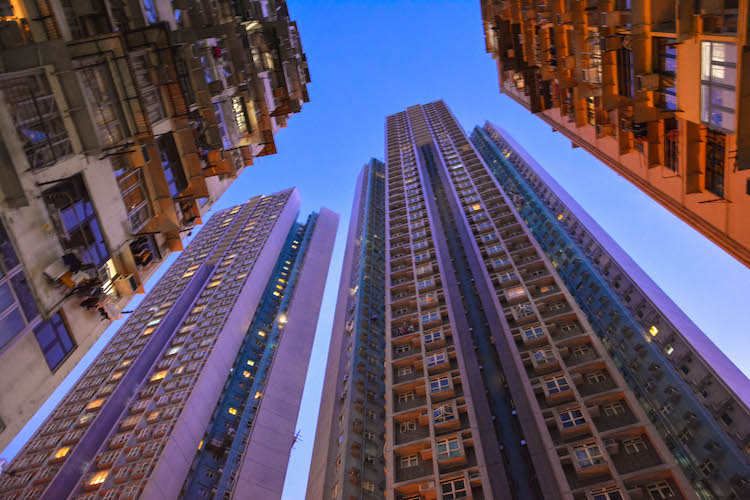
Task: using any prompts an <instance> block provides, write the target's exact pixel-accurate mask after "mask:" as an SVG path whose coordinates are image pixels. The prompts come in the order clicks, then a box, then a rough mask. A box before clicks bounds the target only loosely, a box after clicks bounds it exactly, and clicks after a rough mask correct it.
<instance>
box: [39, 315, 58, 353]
mask: <svg viewBox="0 0 750 500" xmlns="http://www.w3.org/2000/svg"><path fill="white" fill-rule="evenodd" d="M34 333H35V334H36V340H37V342H39V346H40V347H41V348H42V350H43V351H44V350H46V349H47V348H48V347H49V346H50V345H52V343H53V342H54V341H55V338H56V335H55V329H54V328H52V325H50V324H49V322H44V323H42V324H41V325H39V326H37V327H36V328H34Z"/></svg>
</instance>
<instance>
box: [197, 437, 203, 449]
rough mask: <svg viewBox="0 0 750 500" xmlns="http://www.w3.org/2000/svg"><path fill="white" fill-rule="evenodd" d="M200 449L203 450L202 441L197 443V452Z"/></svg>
mask: <svg viewBox="0 0 750 500" xmlns="http://www.w3.org/2000/svg"><path fill="white" fill-rule="evenodd" d="M201 448H203V440H202V439H201V442H200V443H198V451H200V450H201Z"/></svg>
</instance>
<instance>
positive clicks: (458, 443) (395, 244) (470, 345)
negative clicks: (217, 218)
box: [307, 101, 750, 500]
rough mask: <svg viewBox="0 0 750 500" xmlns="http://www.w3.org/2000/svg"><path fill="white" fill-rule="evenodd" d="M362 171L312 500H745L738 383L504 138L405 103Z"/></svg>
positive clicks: (745, 415)
mask: <svg viewBox="0 0 750 500" xmlns="http://www.w3.org/2000/svg"><path fill="white" fill-rule="evenodd" d="M370 172H372V171H370ZM370 172H368V170H367V169H365V170H364V173H363V174H362V175H361V176H360V179H359V181H358V188H357V194H356V196H357V198H356V199H355V209H354V211H353V214H354V215H353V218H352V221H351V223H350V228H349V231H350V232H349V239H348V241H347V251H346V257H345V261H344V271H343V273H342V281H341V284H340V289H339V302H338V306H337V312H336V317H335V320H334V327H333V334H332V341H331V350H330V352H329V360H328V365H327V369H326V380H325V382H324V392H323V398H322V401H321V409H320V420H319V423H318V433H317V436H316V443H315V450H314V453H313V460H312V465H311V473H310V478H309V481H308V494H307V498H308V500H314V499H319V498H331V499H332V500H355V499H375V498H383V497H385V498H387V499H389V500H436V499H442V500H453V499H459V498H473V499H476V500H479V499H490V498H493V499H494V498H523V499H524V500H526V499H535V498H545V499H550V500H553V499H554V500H558V499H573V500H624V499H634V500H635V499H649V500H658V499H666V498H672V499H697V498H715V499H723V498H734V499H741V498H746V497H748V495H750V490H749V489H748V484H749V483H748V479H749V478H750V460H749V459H748V458H749V457H748V450H747V443H748V435H747V429H748V422H750V412H749V411H748V408H747V401H748V399H750V397H749V396H750V382H748V379H747V377H745V376H744V375H743V374H742V373H741V372H740V371H739V370H738V369H737V368H736V367H734V366H733V365H732V364H731V362H730V361H729V360H728V359H727V357H726V356H725V355H724V354H723V353H721V351H719V350H718V349H717V348H716V347H715V346H714V345H713V344H712V343H711V341H710V340H709V339H708V338H707V337H706V336H705V335H704V334H703V333H702V332H700V330H698V329H697V327H696V326H695V325H694V324H693V323H692V322H690V320H689V319H688V318H687V317H686V316H685V315H684V313H682V311H680V310H679V309H678V308H677V307H676V306H675V305H674V303H672V302H671V301H670V300H669V298H668V297H666V296H665V295H664V293H663V292H661V290H659V289H658V287H657V286H656V285H655V284H654V283H653V282H652V281H651V280H650V279H649V278H648V276H646V275H645V274H644V273H643V271H642V270H640V268H638V266H637V265H636V264H635V263H634V262H633V261H632V260H631V259H630V258H629V257H628V256H627V255H625V254H624V252H622V249H620V248H619V247H618V246H617V244H616V243H614V242H613V241H612V240H611V238H609V237H608V236H607V235H606V233H604V232H603V231H602V229H601V228H600V227H599V226H598V225H597V224H596V223H595V222H594V221H593V220H591V218H590V217H589V216H588V215H587V214H586V213H585V212H584V211H583V210H582V209H581V207H580V206H578V204H577V203H575V200H572V199H571V198H570V196H569V195H568V194H567V193H566V192H565V191H564V190H562V188H561V187H560V186H559V185H557V183H555V182H554V181H553V180H552V179H551V178H550V177H549V175H548V174H547V173H546V172H544V170H543V169H542V168H541V167H540V166H539V165H538V164H536V163H535V162H534V161H533V159H531V157H530V156H529V155H528V154H527V153H526V152H524V151H523V150H522V149H521V148H520V147H518V145H517V144H515V142H513V140H512V138H510V136H509V135H508V134H507V133H506V132H504V131H501V130H500V129H498V128H496V127H493V126H491V125H487V126H486V127H485V128H484V129H476V130H475V132H474V133H473V134H472V136H471V139H470V138H469V137H467V135H466V134H465V133H464V131H463V130H462V129H461V127H460V125H459V124H458V122H457V121H456V119H455V118H454V117H453V115H452V114H451V112H450V110H449V109H448V108H447V106H446V105H445V104H444V103H443V102H442V101H438V102H433V103H430V104H426V105H423V106H413V107H410V108H408V109H407V110H406V111H404V112H401V113H397V114H394V115H391V116H388V117H387V119H386V164H385V179H384V183H385V195H384V196H383V197H378V196H377V193H378V191H377V189H376V187H377V182H379V181H378V179H377V177H374V176H373V174H372V173H370ZM373 181H374V184H373ZM381 209H382V210H385V213H386V215H385V221H386V223H385V227H384V228H382V227H379V226H378V225H377V224H375V223H373V220H371V219H370V218H368V217H367V215H368V214H377V213H378V211H379V210H381ZM380 240H383V241H384V244H383V246H384V247H385V259H381V258H380V256H379V253H378V248H379V246H378V245H379V242H380ZM381 272H384V274H385V280H384V284H383V285H382V287H383V288H384V290H383V291H382V292H381V293H382V295H380V296H378V295H376V294H377V293H378V290H379V286H381V285H380V284H379V283H380V282H379V274H380V273H381ZM357 277H359V281H357V279H355V278H357ZM363 283H364V284H366V285H367V286H368V288H367V290H366V291H365V293H364V294H363V293H362V289H361V287H362V284H363ZM382 298H384V300H385V304H384V305H385V313H384V315H385V325H381V324H380V323H379V321H378V319H379V317H380V314H381V312H380V308H379V304H380V302H379V301H380V300H381V299H382ZM379 336H382V337H379ZM382 358H385V388H384V389H385V390H384V396H385V398H384V399H385V402H384V404H383V403H382V402H381V401H382V400H381V399H380V392H378V391H379V390H380V387H381V385H380V381H379V379H378V373H379V372H378V370H379V369H380V368H379V367H380V362H379V360H380V359H382ZM371 374H372V376H371ZM383 420H384V425H383V424H381V422H382V421H383ZM383 440H384V441H385V446H382V443H383Z"/></svg>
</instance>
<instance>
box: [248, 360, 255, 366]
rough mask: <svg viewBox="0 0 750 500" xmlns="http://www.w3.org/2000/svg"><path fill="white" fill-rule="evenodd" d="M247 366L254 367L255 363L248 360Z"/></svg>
mask: <svg viewBox="0 0 750 500" xmlns="http://www.w3.org/2000/svg"><path fill="white" fill-rule="evenodd" d="M247 364H248V365H250V366H255V361H253V360H252V359H248V360H247Z"/></svg>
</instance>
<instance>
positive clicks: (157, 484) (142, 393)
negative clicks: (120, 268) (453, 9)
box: [0, 189, 338, 499]
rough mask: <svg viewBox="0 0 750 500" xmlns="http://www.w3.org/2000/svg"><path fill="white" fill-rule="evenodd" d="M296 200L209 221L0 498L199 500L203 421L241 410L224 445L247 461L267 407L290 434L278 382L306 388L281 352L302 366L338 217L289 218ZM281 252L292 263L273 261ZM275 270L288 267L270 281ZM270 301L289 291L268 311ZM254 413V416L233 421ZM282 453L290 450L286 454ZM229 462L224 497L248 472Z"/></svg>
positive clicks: (292, 398)
mask: <svg viewBox="0 0 750 500" xmlns="http://www.w3.org/2000/svg"><path fill="white" fill-rule="evenodd" d="M299 206H300V198H299V195H298V193H297V191H296V189H292V190H287V191H283V192H280V193H277V194H274V195H271V196H265V197H262V196H259V197H255V198H253V199H251V200H250V201H249V202H248V203H246V204H245V205H241V206H238V207H234V208H230V209H226V210H223V211H221V212H219V213H217V214H216V215H214V216H213V217H212V218H211V220H210V221H209V222H208V223H207V224H206V225H205V227H204V228H203V229H202V230H201V231H200V233H199V234H198V235H197V236H196V237H195V238H194V240H193V241H192V242H191V244H190V245H189V247H188V248H187V249H186V250H185V251H184V252H183V254H182V255H181V256H180V258H179V259H178V260H177V261H176V262H175V264H174V265H173V266H172V267H171V268H170V269H169V270H168V271H167V274H165V276H164V277H163V278H162V279H161V280H160V281H159V283H158V284H157V285H156V286H155V287H154V289H153V290H152V292H151V293H150V294H149V295H148V296H147V297H146V299H145V300H144V302H143V303H142V304H141V305H140V306H139V307H138V308H137V309H136V311H135V312H134V313H133V315H132V316H131V317H130V318H129V319H128V321H127V322H126V323H125V325H124V326H123V327H122V328H121V329H120V330H119V331H118V332H117V334H115V337H114V338H113V339H112V341H111V342H110V344H109V345H108V346H107V347H106V349H105V350H104V351H103V352H102V354H100V355H99V356H98V357H97V359H96V360H95V361H94V362H93V363H92V365H91V366H90V368H89V369H88V370H87V371H86V373H85V374H84V375H83V376H82V378H81V380H79V382H78V383H77V384H76V385H75V386H74V387H73V388H72V389H71V391H70V393H69V394H68V395H67V396H66V397H65V399H64V400H63V401H62V403H61V404H60V405H59V406H58V407H57V408H56V409H55V410H54V411H53V413H52V415H51V416H50V417H49V418H48V419H47V421H46V422H45V423H44V424H43V425H42V427H41V428H40V429H39V431H38V432H37V434H36V435H35V436H34V437H32V438H31V440H30V441H29V442H28V443H27V444H26V446H25V447H24V448H23V449H22V450H21V452H20V453H19V454H18V456H17V457H16V458H15V459H14V460H13V461H12V462H11V463H10V464H9V465H8V467H6V468H5V470H4V471H3V474H2V477H0V494H2V496H3V498H50V499H53V498H54V499H58V498H87V499H94V498H118V499H124V498H141V499H143V498H154V499H163V498H177V497H178V496H179V495H181V494H183V495H184V496H186V497H187V498H192V497H193V496H196V498H198V497H203V496H206V494H208V493H209V492H208V491H205V492H204V490H203V489H202V487H201V486H200V485H197V486H196V487H195V488H191V486H192V485H193V482H192V478H193V476H194V475H195V473H196V471H202V469H201V468H200V467H198V468H196V464H199V463H200V462H199V461H198V458H199V456H200V455H201V453H202V452H206V451H207V450H208V448H209V445H210V444H213V443H212V442H210V439H209V437H208V435H209V432H210V429H212V424H213V422H214V421H215V420H216V419H217V416H223V415H225V414H226V413H227V411H228V414H229V416H230V418H232V419H235V418H236V419H239V418H240V417H239V416H238V412H239V415H242V416H243V420H242V422H243V425H242V426H241V427H240V428H239V429H238V424H237V423H235V424H234V426H235V427H234V428H235V431H236V432H237V433H236V440H235V441H234V442H232V443H230V445H231V447H232V449H233V450H234V449H235V448H237V449H239V451H240V453H239V455H238V456H239V457H242V456H243V454H244V456H245V457H248V456H253V458H257V456H258V454H259V453H261V452H262V451H263V450H261V449H260V448H259V447H257V445H253V448H252V451H251V453H250V454H247V453H246V452H247V450H246V449H245V447H246V446H250V445H249V444H248V443H254V442H255V441H254V440H253V439H255V438H254V435H255V433H256V426H255V424H256V423H259V422H262V421H266V420H267V419H268V417H267V416H264V415H265V414H266V413H268V414H277V415H279V416H280V417H283V419H284V420H285V421H286V422H289V423H290V425H291V432H290V431H289V430H288V429H286V428H284V429H281V428H279V429H278V432H283V431H286V432H287V434H288V435H287V438H288V440H290V441H293V437H294V432H293V430H294V422H295V421H296V415H297V411H298V408H299V400H300V398H301V393H300V392H301V389H298V390H297V392H293V391H289V385H290V384H292V385H295V386H296V387H301V386H302V385H304V376H305V373H306V366H307V364H306V363H304V366H297V367H294V368H290V366H289V364H290V362H291V361H290V358H292V357H295V356H301V357H302V358H303V359H309V355H310V349H311V346H312V338H313V336H314V330H315V323H316V321H314V320H313V318H317V314H318V312H319V308H320V301H321V298H322V290H323V286H324V284H325V278H326V274H327V269H328V264H329V260H330V255H331V251H332V242H333V239H334V235H335V230H336V225H337V221H338V216H337V215H336V214H334V213H332V212H330V211H328V210H326V209H323V210H322V211H321V213H320V214H314V215H313V216H311V218H310V219H309V220H308V222H307V223H306V224H299V223H296V222H295V219H296V218H297V215H298V210H299ZM302 235H304V237H302ZM290 255H294V256H295V257H294V262H293V265H292V261H291V260H289V261H287V262H286V263H285V262H284V261H283V260H282V256H290ZM284 258H288V257H284ZM285 265H286V266H287V269H288V268H289V266H290V265H291V266H292V269H293V271H292V273H291V276H289V277H288V278H287V279H283V280H280V281H281V282H283V283H285V286H281V285H278V286H277V282H276V278H275V277H276V276H277V274H276V273H277V270H278V269H280V266H285ZM282 268H283V267H282ZM282 273H285V271H282ZM284 275H286V274H284ZM271 294H272V295H274V296H283V295H288V296H285V297H284V298H283V299H280V300H278V301H276V304H277V305H278V306H280V308H278V309H274V310H272V311H269V310H268V309H267V307H266V304H267V302H268V300H267V299H268V295H271ZM295 297H296V299H295ZM268 314H271V322H272V325H273V328H272V329H271V330H269V331H267V332H266V331H264V332H258V331H257V330H256V329H254V325H255V324H256V321H257V319H258V317H259V316H261V317H263V316H267V315H268ZM282 330H283V331H285V332H286V333H285V334H284V335H283V336H281V335H279V333H280V332H281V331H282ZM265 338H269V339H271V338H273V339H275V340H274V341H273V343H266V342H265V340H264V339H265ZM279 338H281V339H282V340H283V341H281V342H280V343H279V340H278V339H279ZM250 342H252V343H253V344H254V345H258V346H262V347H261V351H260V352H262V353H263V358H262V360H263V362H260V360H261V358H258V361H259V362H258V363H256V362H253V363H252V365H251V364H250V363H249V362H248V363H246V361H247V359H246V358H245V357H243V356H244V355H243V351H242V348H244V346H245V344H247V343H250ZM242 366H244V373H243V371H242V369H241V368H242ZM256 370H257V373H255V371H256ZM236 375H239V376H240V377H243V379H244V380H247V381H252V382H253V383H254V384H256V385H253V388H256V387H257V392H256V393H255V396H254V397H249V396H248V398H247V400H248V403H247V404H245V403H244V402H242V401H237V400H236V398H235V394H234V393H232V394H228V395H227V394H225V391H226V390H227V387H229V386H230V384H231V380H232V379H233V377H234V376H236ZM228 380H229V381H228ZM227 396H230V397H229V398H228V397H227ZM266 401H268V405H266V404H265V402H266ZM251 405H252V407H253V408H254V409H255V408H258V407H259V408H260V409H261V412H260V414H259V415H257V416H256V417H255V418H254V419H252V420H244V415H245V412H244V410H243V408H247V407H250V406H251ZM251 424H252V425H251ZM222 427H223V426H222ZM287 427H288V426H287ZM243 432H247V433H249V434H243ZM258 432H261V433H263V432H265V431H264V430H263V429H261V431H258ZM233 435H235V434H233ZM248 436H249V439H246V438H247V437H248ZM204 443H205V445H206V446H205V447H204ZM210 451H211V453H215V450H214V449H212V450H210ZM290 451H291V442H290V443H289V446H288V448H287V450H286V460H288V456H289V452H290ZM264 452H265V453H267V454H268V455H269V457H271V456H273V457H274V458H278V457H279V453H278V452H277V451H274V450H271V449H268V450H265V451H264ZM220 456H225V454H221V455H220ZM194 462H195V463H194ZM231 463H234V462H230V464H231ZM239 463H241V464H242V465H243V468H242V469H240V468H239V467H234V468H232V467H230V466H229V465H227V468H226V477H220V478H217V481H218V482H220V486H221V487H222V488H223V489H224V490H223V491H226V492H228V494H231V491H232V488H233V486H234V485H235V482H236V481H237V480H243V478H245V475H244V474H243V473H242V471H246V470H249V469H250V468H251V465H247V464H245V463H244V462H243V461H242V460H241V459H240V460H239ZM284 466H285V462H284ZM214 470H215V469H214ZM222 470H223V469H222ZM281 472H282V478H281V482H282V484H283V469H282V470H281ZM219 475H220V476H221V474H219ZM230 475H231V478H230ZM227 483H228V484H227ZM181 492H182V493H181Z"/></svg>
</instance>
